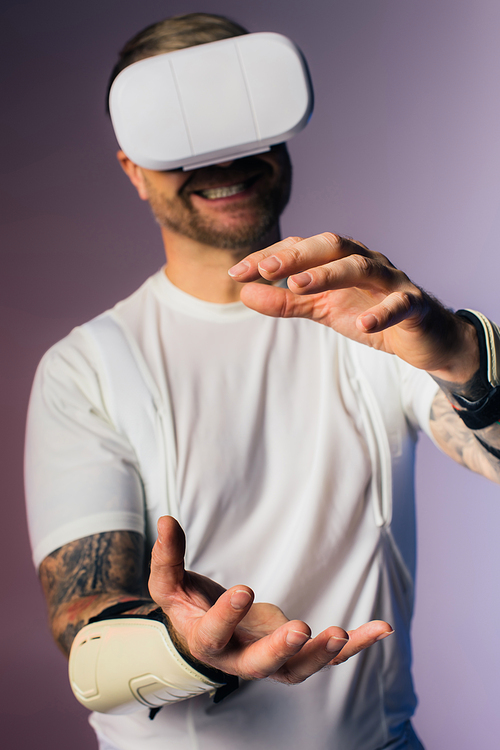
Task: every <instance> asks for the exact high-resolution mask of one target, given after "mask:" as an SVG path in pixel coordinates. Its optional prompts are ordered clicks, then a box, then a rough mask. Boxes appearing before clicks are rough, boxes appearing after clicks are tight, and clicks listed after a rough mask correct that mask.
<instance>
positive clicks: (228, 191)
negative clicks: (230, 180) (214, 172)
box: [196, 177, 256, 201]
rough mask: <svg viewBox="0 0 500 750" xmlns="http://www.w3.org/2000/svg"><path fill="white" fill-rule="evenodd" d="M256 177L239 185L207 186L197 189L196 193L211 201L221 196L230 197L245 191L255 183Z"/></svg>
mask: <svg viewBox="0 0 500 750" xmlns="http://www.w3.org/2000/svg"><path fill="white" fill-rule="evenodd" d="M255 179H256V178H255V177H253V178H251V179H250V180H246V182H239V183H238V184H237V185H224V186H222V187H213V188H206V189H205V190H197V191H196V194H197V195H201V196H202V198H206V199H207V200H209V201H214V200H218V199H219V198H230V197H231V196H233V195H238V193H243V192H244V191H245V190H248V188H249V187H250V186H251V185H253V183H254V182H255Z"/></svg>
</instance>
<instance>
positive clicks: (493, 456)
mask: <svg viewBox="0 0 500 750" xmlns="http://www.w3.org/2000/svg"><path fill="white" fill-rule="evenodd" d="M430 425H431V430H432V434H433V435H434V438H435V439H436V441H437V443H438V445H439V446H440V447H441V448H442V450H443V451H444V452H445V453H447V454H448V455H449V456H451V458H453V459H454V460H455V461H457V462H458V463H460V464H462V465H463V466H466V467H467V468H468V469H471V470H472V471H475V472H477V473H479V474H482V475H483V476H485V477H487V478H488V479H491V480H493V481H494V482H497V483H499V484H500V459H499V457H498V456H499V455H500V424H498V423H496V424H494V425H490V426H489V427H485V428H484V429H482V430H470V429H469V428H468V427H466V426H465V424H464V423H463V422H462V420H461V419H460V417H459V416H458V415H457V414H456V413H455V410H454V409H453V406H452V405H451V404H450V402H449V401H448V399H447V398H446V395H445V393H444V392H443V391H438V393H437V394H436V396H435V398H434V401H433V403H432V409H431V417H430Z"/></svg>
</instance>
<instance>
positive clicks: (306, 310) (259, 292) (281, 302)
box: [240, 283, 314, 318]
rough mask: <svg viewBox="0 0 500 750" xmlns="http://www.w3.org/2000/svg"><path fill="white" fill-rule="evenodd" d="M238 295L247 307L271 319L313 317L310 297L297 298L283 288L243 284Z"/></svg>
mask: <svg viewBox="0 0 500 750" xmlns="http://www.w3.org/2000/svg"><path fill="white" fill-rule="evenodd" d="M240 295H241V301H242V302H243V303H244V304H245V305H246V306H247V307H250V308H251V309H252V310H256V312H259V313H262V314H263V315H269V316H271V317H272V318H312V317H313V315H314V300H313V298H312V297H311V296H308V295H304V296H298V295H296V294H294V293H293V292H291V291H290V290H289V289H284V288H283V287H278V286H268V285H267V284H257V283H250V284H245V286H244V287H243V288H242V289H241V292H240Z"/></svg>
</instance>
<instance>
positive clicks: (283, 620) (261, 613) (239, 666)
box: [149, 516, 392, 683]
mask: <svg viewBox="0 0 500 750" xmlns="http://www.w3.org/2000/svg"><path fill="white" fill-rule="evenodd" d="M184 552H185V537H184V533H183V531H182V529H181V527H180V526H179V524H178V523H177V521H175V520H174V519H173V518H171V517H169V516H164V517H162V518H160V519H159V521H158V540H157V541H156V543H155V546H154V548H153V552H152V558H151V576H150V579H149V590H150V593H151V597H152V598H153V600H154V601H155V602H156V603H157V604H158V605H159V606H160V607H162V609H163V611H164V612H165V614H166V615H167V617H168V618H169V620H170V622H171V624H172V627H173V629H174V631H175V634H176V636H177V638H178V640H179V643H180V645H181V647H182V648H183V649H185V650H187V652H189V653H190V654H191V655H192V656H194V657H195V659H198V661H200V662H202V663H204V664H206V665H209V666H211V667H215V668H217V669H220V670H222V671H224V672H226V673H229V674H233V675H238V676H239V677H242V678H243V679H247V680H255V679H263V678H265V677H271V678H272V679H274V680H277V681H279V682H284V683H298V682H302V681H303V680H305V679H307V678H308V677H310V676H311V675H312V674H314V673H315V672H317V671H318V670H320V669H322V668H323V667H325V666H326V665H327V664H339V663H341V662H343V661H346V660H347V659H349V658H350V657H351V656H353V655H354V654H357V653H358V652H359V651H361V650H362V649H364V648H367V647H368V646H371V645H372V644H374V643H375V642H376V641H377V640H380V639H381V638H385V637H386V636H387V635H390V634H391V632H392V630H391V627H390V625H388V624H387V623H386V622H383V621H379V620H376V621H373V622H370V623H367V624H366V625H363V626H361V627H360V628H357V629H356V630H353V631H351V632H350V633H346V631H345V630H343V629H342V628H339V627H335V626H332V627H329V628H327V629H326V630H324V631H323V632H322V633H320V634H319V635H317V636H316V637H315V638H311V631H310V628H309V626H308V625H307V624H306V623H305V622H302V621H301V620H288V618H287V617H286V616H285V615H284V614H283V612H282V611H281V610H280V609H279V608H278V607H276V606H274V605H273V604H255V603H254V602H253V598H254V595H253V592H252V590H251V589H250V588H249V587H248V586H243V585H242V586H233V587H232V588H230V589H228V590H225V589H224V588H222V586H220V585H219V584H217V583H215V582H214V581H212V580H210V579H208V578H205V577H203V576H200V575H198V574H196V573H192V572H189V571H186V570H185V569H184Z"/></svg>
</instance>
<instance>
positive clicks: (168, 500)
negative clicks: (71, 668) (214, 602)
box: [26, 271, 436, 750]
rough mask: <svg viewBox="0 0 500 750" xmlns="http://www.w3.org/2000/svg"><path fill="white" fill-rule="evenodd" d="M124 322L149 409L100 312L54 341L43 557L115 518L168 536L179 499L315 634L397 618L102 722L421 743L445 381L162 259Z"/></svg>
mask: <svg viewBox="0 0 500 750" xmlns="http://www.w3.org/2000/svg"><path fill="white" fill-rule="evenodd" d="M105 318H106V316H105ZM106 319H107V320H109V319H111V320H112V321H113V322H114V324H116V323H117V324H118V326H119V328H120V330H121V331H123V332H124V333H125V337H126V340H127V341H128V342H129V344H130V347H131V348H130V351H131V352H132V354H133V356H134V358H135V361H136V362H137V363H138V367H139V369H140V371H141V372H142V373H145V372H146V380H148V382H149V384H150V386H151V389H150V390H151V393H152V394H153V396H152V397H151V403H152V404H153V406H152V407H149V406H145V407H144V411H145V412H146V411H148V409H149V412H148V413H149V416H148V420H149V423H148V425H146V423H145V422H144V420H142V419H140V418H139V419H138V418H136V416H135V414H133V409H132V407H130V405H129V403H128V400H127V403H120V402H119V399H118V398H117V393H119V392H120V389H121V387H122V383H121V380H122V378H121V375H120V374H118V376H117V375H116V374H115V375H114V376H113V377H114V378H115V381H114V382H113V383H111V382H110V377H111V376H110V373H111V372H112V371H113V364H116V363H114V360H113V352H110V351H106V347H101V348H100V347H99V344H98V342H97V343H96V338H95V328H94V329H93V328H92V324H90V326H88V325H87V326H83V327H81V328H77V329H75V330H74V331H72V332H71V334H70V335H69V336H68V337H67V338H65V339H63V341H61V342H59V343H58V344H56V346H55V347H53V348H52V349H51V350H50V351H49V352H48V353H47V354H46V355H45V357H44V359H43V360H42V363H41V365H40V367H39V370H38V372H37V376H36V379H35V384H34V387H33V393H32V398H31V403H30V414H29V423H28V440H27V472H26V485H27V497H28V517H29V522H30V533H31V537H32V543H33V549H34V559H35V563H36V564H37V565H38V564H39V563H40V562H41V560H42V559H43V558H44V557H45V556H46V555H47V554H49V553H50V552H52V551H53V550H54V549H56V548H58V547H60V546H62V545H64V544H66V543H68V542H70V541H73V540H74V539H77V538H80V537H82V536H86V535H89V534H96V533H100V532H104V531H110V530H116V529H126V530H132V531H137V532H140V533H142V534H146V535H148V536H149V537H150V538H151V539H150V541H151V542H152V541H154V537H153V534H154V529H155V527H156V520H157V518H158V517H159V516H160V515H162V514H164V513H167V512H168V513H172V514H173V515H176V516H177V517H178V519H179V521H180V523H181V524H182V526H183V528H184V530H185V531H186V536H187V542H188V547H187V566H188V567H189V568H191V569H193V570H196V571H197V572H198V573H202V574H204V575H207V576H209V577H210V578H213V579H215V580H217V581H218V582H219V583H221V584H222V585H223V586H226V587H229V586H233V585H235V584H238V583H244V584H247V585H249V586H251V587H252V588H253V589H254V591H255V593H256V600H257V601H270V602H273V603H275V604H277V605H278V606H280V607H281V608H282V609H283V611H284V612H285V613H286V615H287V616H288V617H290V618H298V619H303V620H305V621H306V622H308V624H309V625H310V626H311V627H312V629H313V632H314V633H318V632H320V631H321V630H323V629H324V628H326V627H328V626H329V625H333V624H335V625H340V626H342V627H344V628H346V629H351V628H353V627H356V626H358V625H360V624H362V623H363V622H366V621H367V620H370V619H373V618H377V619H384V620H388V621H389V622H391V624H392V625H393V626H394V627H395V630H396V633H395V635H393V636H391V637H390V638H388V639H385V640H384V641H382V642H380V643H379V644H376V646H374V647H372V648H371V649H369V650H368V651H367V652H364V653H363V654H360V655H358V656H357V657H355V658H353V659H351V660H350V661H349V662H348V663H347V664H345V665H342V666H341V667H337V668H335V669H331V670H327V671H324V672H322V673H320V674H318V675H315V676H314V677H312V678H310V679H309V680H307V681H306V682H305V683H303V684H302V685H298V686H296V687H293V688H287V687H285V686H283V685H279V684H276V683H273V682H271V681H269V680H265V681H262V682H255V683H245V684H244V685H243V687H242V688H240V690H239V691H237V692H236V693H234V694H233V695H231V696H229V697H228V698H227V699H225V700H224V701H222V703H220V704H218V705H214V704H213V703H212V702H211V699H210V698H209V697H208V696H201V697H199V698H196V699H192V700H189V701H185V702H183V703H179V704H175V705H173V706H168V707H164V708H163V709H162V710H161V711H160V712H159V714H158V715H157V716H156V717H155V719H154V721H150V720H149V718H148V711H147V710H144V711H142V710H140V711H138V712H137V713H135V714H133V715H129V716H111V715H102V714H99V715H98V714H94V715H93V716H92V720H91V722H92V724H93V725H94V726H95V728H96V730H97V731H98V732H99V733H100V734H101V735H102V736H104V737H105V738H107V740H108V741H109V742H110V743H111V744H112V745H114V746H116V747H117V748H120V750H138V749H139V748H140V750H143V748H144V750H146V749H147V750H160V748H162V750H163V749H164V748H167V747H175V748H176V750H184V749H186V750H187V749H188V748H189V750H193V749H194V748H199V749H200V750H216V748H217V750H220V748H231V750H240V749H241V750H253V749H254V748H255V749H256V748H259V750H260V749H261V748H262V747H267V748H271V747H272V748H275V749H276V750H280V749H281V748H287V750H289V748H295V747H303V746H305V745H306V744H308V745H310V746H312V747H314V748H315V750H327V748H328V750H331V749H332V748H335V749H336V750H375V748H377V749H378V748H383V747H386V746H388V745H389V744H390V743H391V742H395V743H396V744H394V747H398V748H399V747H401V748H406V747H410V746H411V745H410V744H408V743H405V740H404V738H403V734H404V732H405V731H406V730H405V729H404V727H405V723H406V722H407V720H408V719H409V717H410V716H411V714H412V712H413V709H414V705H415V698H414V694H413V689H412V684H411V676H410V670H409V667H410V646H409V624H410V618H411V611H412V604H413V575H414V508H413V457H414V444H415V438H416V431H417V429H418V428H419V427H421V428H424V429H426V430H427V431H428V414H429V409H430V404H431V402H432V398H433V397H434V395H435V392H436V385H435V383H434V382H433V381H432V380H431V379H430V378H429V376H428V375H427V374H426V373H423V372H421V371H417V370H414V369H413V368H411V367H409V366H408V365H406V364H405V363H403V362H401V361H400V360H398V359H397V358H396V357H393V356H390V355H385V354H383V353H380V352H376V351H375V350H372V349H369V348H368V347H363V346H361V345H358V344H353V343H352V342H349V341H347V340H346V339H344V338H342V337H340V336H339V335H338V334H336V333H335V332H334V331H332V330H330V329H328V328H326V327H324V326H320V325H317V324H315V323H312V322H310V321H306V320H298V319H291V320H282V319H275V318H267V317H264V316H261V315H259V314H257V313H255V312H253V311H251V310H249V309H247V308H246V307H244V306H243V305H242V304H241V303H235V304H229V305H217V304H212V303H208V302H204V301H201V300H198V299H195V298H193V297H190V296H189V295H187V294H185V293H183V292H182V291H180V290H179V289H177V288H176V287H174V286H173V285H172V284H171V283H170V282H169V281H168V279H167V278H166V276H165V274H164V273H163V272H162V271H160V272H158V273H157V274H155V275H154V276H153V277H151V278H150V279H149V280H148V281H147V282H146V283H145V284H144V285H143V286H142V287H141V288H140V289H139V290H138V291H137V292H136V293H135V294H134V295H132V296H131V297H130V298H128V299H127V300H125V301H124V302H121V303H119V304H118V305H117V306H116V307H115V308H114V310H113V311H112V313H111V315H109V314H108V315H107V318H106ZM103 351H104V356H103V354H102V352H103ZM106 360H107V362H106ZM128 376H129V375H128V372H127V374H126V375H125V374H124V375H123V380H124V381H125V380H126V379H127V377H128ZM123 400H126V399H123ZM117 401H118V403H117ZM127 415H128V421H127ZM131 415H133V416H132V417H131ZM143 422H144V423H143ZM151 425H152V426H151ZM150 428H151V429H152V430H153V431H154V430H156V433H155V434H156V435H157V436H158V439H157V440H155V441H153V443H154V445H155V448H154V450H155V451H156V454H155V460H154V461H152V460H151V459H150V455H151V451H148V450H146V449H145V446H147V444H148V443H147V440H148V439H149V440H150V437H149V438H148V434H147V433H148V429H150ZM153 443H151V441H150V444H151V445H152V444H153ZM158 446H160V448H161V449H160V450H158ZM148 463H149V465H148ZM162 487H164V488H165V491H164V492H163V490H162ZM398 738H399V741H400V744H398V743H397V739H398ZM390 747H391V748H392V747H393V745H392V744H391V745H390Z"/></svg>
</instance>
